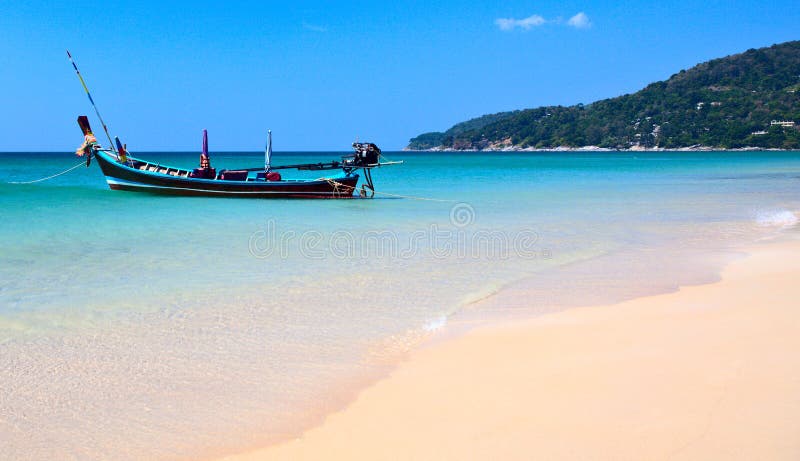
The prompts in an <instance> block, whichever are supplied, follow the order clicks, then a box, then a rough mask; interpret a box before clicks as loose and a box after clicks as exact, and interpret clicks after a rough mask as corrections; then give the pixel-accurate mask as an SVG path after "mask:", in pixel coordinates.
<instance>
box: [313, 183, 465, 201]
mask: <svg viewBox="0 0 800 461" xmlns="http://www.w3.org/2000/svg"><path fill="white" fill-rule="evenodd" d="M322 179H324V180H325V181H328V184H330V185H332V186H334V187H335V188H336V189H335V190H338V186H344V187H346V188H347V189H353V191H355V188H353V187H350V186H348V185H347V184H342V183H340V182H338V181H335V180H333V179H331V178H322ZM372 193H373V194H380V195H386V196H388V197H397V198H405V199H409V200H424V201H427V202H442V203H456V202H457V200H445V199H440V198H429V197H416V196H414V195H400V194H390V193H388V192H380V191H377V190H374V189H373V190H372Z"/></svg>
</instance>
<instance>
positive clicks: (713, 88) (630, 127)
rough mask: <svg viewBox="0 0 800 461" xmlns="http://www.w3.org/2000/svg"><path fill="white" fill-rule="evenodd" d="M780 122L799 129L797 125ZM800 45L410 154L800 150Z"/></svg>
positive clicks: (421, 140) (501, 121) (423, 145)
mask: <svg viewBox="0 0 800 461" xmlns="http://www.w3.org/2000/svg"><path fill="white" fill-rule="evenodd" d="M773 121H792V122H797V124H796V125H795V126H781V125H777V124H772V122H773ZM797 125H800V41H793V42H787V43H783V44H780V45H773V46H771V47H768V48H760V49H757V50H756V49H751V50H748V51H746V52H744V53H741V54H736V55H732V56H727V57H724V58H720V59H714V60H712V61H708V62H705V63H702V64H698V65H697V66H695V67H693V68H691V69H689V70H682V71H680V72H679V73H677V74H675V75H673V76H672V77H670V78H669V79H668V80H666V81H661V82H656V83H652V84H650V85H648V86H647V87H646V88H644V89H643V90H641V91H638V92H636V93H634V94H627V95H623V96H619V97H616V98H610V99H604V100H601V101H597V102H594V103H592V104H589V105H582V104H578V105H576V106H569V107H564V106H549V107H539V108H536V109H526V110H518V111H513V112H501V113H497V114H492V115H484V116H483V117H479V118H476V119H472V120H469V121H466V122H462V123H459V124H457V125H455V126H453V127H452V128H450V129H449V130H447V131H445V132H444V133H441V132H433V133H425V134H422V135H420V136H417V137H416V138H413V139H411V140H410V142H409V145H408V149H432V148H449V149H479V150H480V149H498V148H504V147H514V148H528V147H533V148H556V147H562V146H563V147H583V146H599V147H606V148H618V149H627V148H632V147H646V148H650V147H661V148H667V149H671V148H681V147H691V146H706V147H715V148H726V149H727V148H740V147H748V146H752V147H762V148H783V149H797V148H800V126H797Z"/></svg>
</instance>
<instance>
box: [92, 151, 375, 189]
mask: <svg viewBox="0 0 800 461" xmlns="http://www.w3.org/2000/svg"><path fill="white" fill-rule="evenodd" d="M94 157H95V159H96V160H97V163H98V164H99V165H100V169H101V170H102V171H103V174H104V175H105V177H106V182H107V183H108V186H109V187H110V188H111V189H113V190H126V191H135V192H147V193H153V194H164V195H189V196H213V197H249V198H351V197H353V191H354V190H355V188H356V184H357V183H358V179H359V176H358V175H357V174H349V175H345V176H340V177H334V178H323V179H316V180H281V181H264V180H250V181H229V180H221V179H200V178H191V177H184V176H171V175H169V174H162V173H159V172H152V171H144V170H139V169H137V168H134V167H131V166H129V165H126V164H121V163H119V162H117V161H116V158H114V157H112V156H111V155H109V154H108V153H106V152H103V151H98V152H96V153H95V154H94Z"/></svg>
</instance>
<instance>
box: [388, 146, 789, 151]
mask: <svg viewBox="0 0 800 461" xmlns="http://www.w3.org/2000/svg"><path fill="white" fill-rule="evenodd" d="M797 150H798V149H779V148H775V147H772V148H765V147H753V146H748V147H736V148H722V147H709V146H689V147H678V148H669V149H668V148H664V147H638V146H633V147H628V148H620V149H616V148H608V147H598V146H583V147H568V146H560V147H552V148H535V147H519V146H507V147H490V148H486V149H456V148H453V147H433V148H430V149H409V148H408V147H406V148H404V149H403V152H793V151H797Z"/></svg>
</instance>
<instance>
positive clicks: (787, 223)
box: [756, 210, 798, 228]
mask: <svg viewBox="0 0 800 461" xmlns="http://www.w3.org/2000/svg"><path fill="white" fill-rule="evenodd" d="M797 222H798V217H797V213H795V212H793V211H789V210H766V211H761V212H759V213H758V214H757V215H756V223H758V225H759V226H762V227H784V228H785V227H792V226H794V225H795V224H797Z"/></svg>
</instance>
